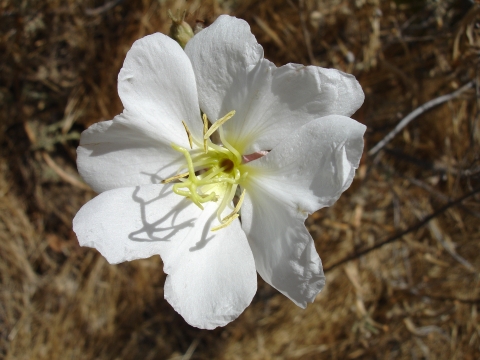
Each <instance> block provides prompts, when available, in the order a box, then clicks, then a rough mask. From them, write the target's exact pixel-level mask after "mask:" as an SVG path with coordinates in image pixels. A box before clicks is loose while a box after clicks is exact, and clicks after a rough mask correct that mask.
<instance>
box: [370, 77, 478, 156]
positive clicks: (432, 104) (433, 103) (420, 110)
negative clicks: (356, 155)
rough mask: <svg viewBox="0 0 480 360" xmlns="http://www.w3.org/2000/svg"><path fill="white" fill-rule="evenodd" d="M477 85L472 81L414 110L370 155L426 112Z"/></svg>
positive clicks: (371, 150) (372, 149)
mask: <svg viewBox="0 0 480 360" xmlns="http://www.w3.org/2000/svg"><path fill="white" fill-rule="evenodd" d="M474 85H475V81H470V82H468V83H466V84H465V85H463V86H462V87H461V88H460V89H458V90H455V91H454V92H452V93H450V94H446V95H442V96H439V97H437V98H435V99H433V100H430V101H428V102H426V103H425V104H423V105H422V106H419V107H418V108H416V109H415V110H413V111H412V112H411V113H410V114H408V115H407V116H405V117H404V118H403V119H402V120H401V121H400V122H399V123H398V125H397V126H395V128H394V129H393V130H392V131H390V132H389V133H388V134H387V136H385V137H384V138H383V140H381V141H380V142H379V143H378V144H377V145H375V146H374V147H373V148H371V149H370V151H369V152H368V155H370V156H372V155H375V154H376V153H377V152H379V151H380V150H381V149H382V148H383V147H384V146H385V145H387V144H388V143H389V142H390V140H392V139H393V138H394V137H395V136H396V135H397V134H398V133H399V132H400V131H402V130H403V128H404V127H405V126H407V125H408V124H409V123H410V122H411V121H412V120H414V119H415V118H416V117H418V116H420V115H421V114H423V113H424V112H426V111H428V110H430V109H431V108H433V107H435V106H438V105H440V104H443V103H444V102H447V101H449V100H452V99H454V98H456V97H457V96H459V95H460V94H462V93H463V92H465V91H467V90H468V89H470V88H471V87H472V86H474Z"/></svg>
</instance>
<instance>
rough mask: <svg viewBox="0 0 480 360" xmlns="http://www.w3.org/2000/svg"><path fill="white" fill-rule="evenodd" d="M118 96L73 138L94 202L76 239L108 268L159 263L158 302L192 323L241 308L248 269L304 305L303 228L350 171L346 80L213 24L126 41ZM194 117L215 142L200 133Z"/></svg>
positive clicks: (228, 24)
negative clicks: (161, 289)
mask: <svg viewBox="0 0 480 360" xmlns="http://www.w3.org/2000/svg"><path fill="white" fill-rule="evenodd" d="M197 91H198V92H197ZM118 92H119V95H120V98H121V100H122V103H123V105H124V107H125V110H124V112H123V113H122V114H120V115H118V116H116V117H115V119H114V120H112V121H105V122H100V123H97V124H95V125H93V126H91V127H90V128H89V129H87V130H86V131H85V132H84V133H83V134H82V138H81V141H80V146H79V148H78V151H77V152H78V169H79V171H80V174H81V175H82V176H83V178H84V179H85V181H87V182H88V183H89V184H90V185H91V186H92V188H93V189H94V190H96V191H97V192H99V193H101V194H100V195H98V196H97V197H96V198H94V199H93V200H91V201H89V202H88V203H87V204H86V205H84V206H83V207H82V208H81V209H80V211H79V212H78V214H77V215H76V217H75V219H74V221H73V227H74V230H75V232H76V234H77V236H78V240H79V242H80V244H81V245H82V246H89V247H94V248H96V249H98V251H100V253H101V254H102V255H103V256H105V258H106V259H107V260H108V261H109V262H110V263H112V264H113V263H120V262H123V261H128V260H134V259H139V258H146V257H149V256H152V255H155V254H159V255H160V256H161V258H162V260H163V263H164V271H165V272H166V273H167V274H168V277H167V280H166V283H165V298H166V299H167V300H168V302H169V303H170V304H171V305H172V306H173V307H174V308H175V310H176V311H177V312H179V313H180V314H181V315H182V316H183V317H184V318H185V320H186V321H187V322H188V323H189V324H191V325H193V326H197V327H200V328H207V329H213V328H215V327H217V326H223V325H225V324H227V323H228V322H230V321H232V320H233V319H235V318H236V317H238V316H239V314H241V313H242V311H243V310H244V309H245V308H246V307H247V306H248V305H249V304H250V302H251V300H252V298H253V296H254V294H255V292H256V288H257V277H256V271H258V273H259V274H260V276H261V277H262V278H263V279H264V280H265V281H266V282H267V283H269V284H271V285H272V286H274V287H275V288H276V289H278V290H279V291H280V292H282V293H283V294H284V295H285V296H287V297H289V298H290V299H291V300H292V301H294V302H295V303H296V304H297V305H298V306H301V307H303V308H304V307H306V305H307V303H308V302H312V301H313V300H314V298H315V296H316V295H317V294H318V293H319V292H320V290H321V289H322V288H323V286H324V283H325V277H324V275H323V270H322V264H321V261H320V258H319V256H318V254H317V252H316V250H315V246H314V243H313V240H312V238H311V236H310V234H309V233H308V231H307V229H306V228H305V225H304V221H305V218H306V217H307V215H308V214H310V213H312V212H314V211H316V210H318V209H320V208H322V207H325V206H329V205H332V204H333V203H334V202H335V201H336V200H337V198H338V197H339V196H340V194H341V193H342V192H343V191H344V190H345V189H347V188H348V187H349V186H350V183H351V182H352V179H353V176H354V172H355V169H356V168H357V167H358V163H359V161H360V157H361V154H362V150H363V134H364V132H365V126H364V125H361V124H359V123H358V122H356V121H354V120H352V119H350V118H348V116H350V115H351V114H352V113H353V112H355V111H356V110H357V109H358V107H359V106H360V105H361V104H362V102H363V99H364V95H363V92H362V90H361V87H360V85H359V84H358V82H357V81H356V80H355V78H354V77H353V76H351V75H347V74H344V73H342V72H340V71H337V70H329V69H322V68H319V67H314V66H302V65H296V64H288V65H285V66H282V67H280V68H277V67H276V66H275V65H274V64H272V63H271V62H270V61H268V60H266V59H264V58H263V49H262V47H261V46H260V45H259V44H258V43H257V42H256V40H255V37H254V36H253V35H252V34H251V32H250V29H249V26H248V24H247V23H246V22H245V21H243V20H239V19H235V18H232V17H229V16H221V17H219V18H218V19H217V21H215V23H213V24H212V25H211V26H210V27H208V28H207V29H205V30H203V31H202V32H200V33H199V34H198V35H196V36H195V37H194V38H193V39H192V40H191V41H190V42H189V43H188V44H187V47H186V48H185V52H184V51H183V50H182V49H181V47H180V46H179V45H178V44H177V43H176V42H175V41H173V40H172V39H170V38H168V37H167V36H165V35H162V34H153V35H150V36H146V37H144V38H143V39H140V40H138V41H136V42H135V43H134V44H133V46H132V48H131V49H130V51H129V52H128V54H127V56H126V59H125V62H124V65H123V68H122V70H121V71H120V74H119V76H118ZM200 109H201V110H202V111H203V113H204V114H206V116H208V119H209V120H210V121H211V122H213V124H214V125H212V127H211V128H210V130H209V133H210V132H214V134H217V135H218V136H219V137H220V140H222V141H221V145H218V144H220V143H219V142H218V141H217V142H215V143H214V142H212V141H210V140H208V137H209V135H210V134H209V133H207V134H206V135H207V136H204V135H205V133H206V129H204V122H203V121H202V118H201V116H200ZM233 114H234V115H233ZM226 115H227V116H226ZM232 115H233V117H232ZM218 119H221V121H218V122H215V121H217V120H218ZM227 120H228V121H227ZM182 121H183V123H182ZM220 123H223V125H221V126H219V127H218V128H217V125H218V124H220ZM187 134H189V136H187ZM189 138H190V139H191V141H192V146H190V144H189ZM205 138H207V140H206V141H205ZM204 141H205V142H204ZM205 151H207V152H206V153H205ZM267 152H268V153H267ZM252 154H253V155H252ZM258 154H267V155H265V156H263V157H260V158H258V157H259V156H260V155H258ZM253 158H258V159H256V160H253V161H250V162H247V163H246V162H245V159H250V160H251V159H253ZM242 159H243V160H242ZM188 162H191V165H190V166H189V165H188ZM179 169H180V170H179ZM179 172H180V173H182V175H179V176H177V177H175V178H172V177H173V176H175V175H177V174H179ZM166 179H167V182H168V183H166V184H165V183H162V180H166ZM235 193H237V195H238V194H240V193H242V194H243V196H244V199H243V204H242V203H241V201H240V203H239V204H238V205H237V207H236V208H234V206H233V202H232V199H233V197H234V195H235ZM243 196H242V198H243ZM201 208H203V210H202V209H201ZM238 210H240V211H241V221H240V220H239V219H238Z"/></svg>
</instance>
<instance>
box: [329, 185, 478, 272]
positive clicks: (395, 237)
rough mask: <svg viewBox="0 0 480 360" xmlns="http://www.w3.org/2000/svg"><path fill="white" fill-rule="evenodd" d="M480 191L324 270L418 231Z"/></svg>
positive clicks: (445, 206) (443, 207)
mask: <svg viewBox="0 0 480 360" xmlns="http://www.w3.org/2000/svg"><path fill="white" fill-rule="evenodd" d="M479 192H480V187H477V188H475V189H474V190H473V191H471V192H469V193H467V194H465V195H463V196H461V197H460V198H458V199H456V200H452V201H450V202H448V203H447V204H445V205H444V206H442V207H441V208H440V209H438V210H436V211H434V212H433V213H431V214H430V215H428V216H427V217H425V218H424V219H423V220H421V221H419V222H417V223H416V224H415V225H412V226H410V227H409V228H408V229H405V230H403V231H400V232H399V233H396V234H394V235H392V236H390V237H388V238H386V239H385V240H382V241H380V242H379V243H377V244H375V245H373V246H371V247H368V248H366V249H363V250H360V251H357V252H355V253H354V254H351V255H348V256H346V257H345V258H343V259H341V260H340V261H337V262H336V263H334V264H332V265H330V266H326V267H325V268H324V272H328V271H331V270H333V269H335V268H336V267H338V266H340V265H343V264H345V263H347V262H349V261H352V260H355V259H358V258H360V257H361V256H363V255H366V254H368V253H369V252H372V251H373V250H376V249H379V248H381V247H382V246H384V245H386V244H389V243H391V242H394V241H396V240H398V239H401V238H402V237H403V236H405V235H407V234H409V233H411V232H413V231H416V230H418V229H420V228H421V227H423V226H424V225H426V224H427V223H428V222H430V221H431V220H432V219H434V218H436V217H437V216H439V215H441V214H443V213H444V212H445V211H447V210H448V209H450V208H451V207H453V206H455V205H458V204H460V203H462V202H463V201H464V200H466V199H468V198H469V197H472V196H473V195H475V194H477V193H479Z"/></svg>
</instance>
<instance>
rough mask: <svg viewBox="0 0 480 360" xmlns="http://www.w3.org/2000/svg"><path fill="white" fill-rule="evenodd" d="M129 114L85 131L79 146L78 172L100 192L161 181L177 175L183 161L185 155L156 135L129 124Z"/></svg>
mask: <svg viewBox="0 0 480 360" xmlns="http://www.w3.org/2000/svg"><path fill="white" fill-rule="evenodd" d="M127 117H128V116H127V115H126V113H123V114H121V115H118V116H117V117H115V119H114V120H113V121H103V122H99V123H96V124H94V125H92V126H90V127H89V128H88V129H87V130H85V131H84V132H83V133H82V137H81V139H80V146H79V147H78V148H77V166H78V171H79V172H80V175H82V177H83V179H84V180H85V181H86V182H87V183H88V184H89V185H90V186H91V187H92V189H94V190H95V191H97V192H103V191H106V190H111V189H115V188H118V187H128V186H135V185H143V184H152V183H159V182H160V181H161V180H164V179H166V178H168V177H170V176H172V175H174V173H175V172H176V171H177V170H178V168H179V166H180V165H181V162H180V161H183V155H182V154H181V153H179V152H177V151H175V150H173V149H172V147H171V146H170V144H167V143H165V142H163V141H162V140H161V139H158V137H156V134H154V133H150V134H148V135H147V134H145V133H143V132H141V131H140V130H138V129H136V128H135V127H127V126H126V125H125V124H124V122H128V119H126V118H127ZM125 119H126V120H125ZM120 120H123V121H120Z"/></svg>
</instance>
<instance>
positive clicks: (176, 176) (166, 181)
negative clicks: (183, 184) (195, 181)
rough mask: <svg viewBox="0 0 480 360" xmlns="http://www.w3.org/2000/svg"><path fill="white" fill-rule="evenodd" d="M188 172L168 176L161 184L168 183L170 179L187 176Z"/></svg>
mask: <svg viewBox="0 0 480 360" xmlns="http://www.w3.org/2000/svg"><path fill="white" fill-rule="evenodd" d="M188 174H189V173H188V172H186V173H183V174H178V175H175V176H172V177H169V178H168V179H165V180H162V184H168V183H170V182H172V181H175V180H178V179H181V178H184V177H186V176H188Z"/></svg>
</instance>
